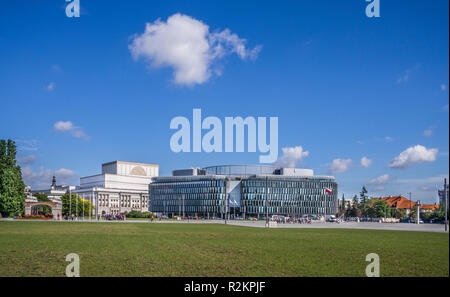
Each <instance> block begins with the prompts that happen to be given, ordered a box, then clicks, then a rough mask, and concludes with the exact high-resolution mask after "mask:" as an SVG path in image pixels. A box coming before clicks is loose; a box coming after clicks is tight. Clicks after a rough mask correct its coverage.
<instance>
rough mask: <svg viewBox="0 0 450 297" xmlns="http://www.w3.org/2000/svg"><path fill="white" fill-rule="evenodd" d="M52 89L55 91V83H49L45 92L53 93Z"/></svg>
mask: <svg viewBox="0 0 450 297" xmlns="http://www.w3.org/2000/svg"><path fill="white" fill-rule="evenodd" d="M54 89H55V83H54V82H51V83H49V84H48V86H47V90H49V91H53V90H54Z"/></svg>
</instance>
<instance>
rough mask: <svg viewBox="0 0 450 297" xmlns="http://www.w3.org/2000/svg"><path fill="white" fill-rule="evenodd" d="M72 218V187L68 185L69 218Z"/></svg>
mask: <svg viewBox="0 0 450 297" xmlns="http://www.w3.org/2000/svg"><path fill="white" fill-rule="evenodd" d="M71 218H72V188H71V187H70V186H69V219H71Z"/></svg>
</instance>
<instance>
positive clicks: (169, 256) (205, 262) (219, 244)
mask: <svg viewBox="0 0 450 297" xmlns="http://www.w3.org/2000/svg"><path fill="white" fill-rule="evenodd" d="M68 253H77V254H79V256H80V274H81V276H365V267H366V265H367V264H368V262H365V257H366V255H367V254H369V253H377V254H378V255H379V256H380V271H381V276H447V277H448V276H449V236H448V234H443V233H431V232H405V231H378V230H353V229H263V228H250V227H237V226H229V225H215V224H174V223H172V224H160V223H158V224H147V223H73V222H0V276H64V272H65V267H66V265H67V264H68V262H65V256H66V255H67V254H68Z"/></svg>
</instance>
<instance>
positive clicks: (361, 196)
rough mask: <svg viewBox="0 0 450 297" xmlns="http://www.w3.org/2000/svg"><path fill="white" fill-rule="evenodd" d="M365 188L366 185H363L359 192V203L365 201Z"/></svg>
mask: <svg viewBox="0 0 450 297" xmlns="http://www.w3.org/2000/svg"><path fill="white" fill-rule="evenodd" d="M366 194H367V189H366V186H363V187H362V189H361V193H359V197H360V203H361V204H365V203H366V201H367V195H366Z"/></svg>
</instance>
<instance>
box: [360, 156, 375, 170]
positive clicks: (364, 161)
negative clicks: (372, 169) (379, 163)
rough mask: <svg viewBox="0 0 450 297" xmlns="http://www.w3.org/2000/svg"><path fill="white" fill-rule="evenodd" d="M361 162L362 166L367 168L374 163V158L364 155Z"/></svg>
mask: <svg viewBox="0 0 450 297" xmlns="http://www.w3.org/2000/svg"><path fill="white" fill-rule="evenodd" d="M360 162H361V166H362V167H365V168H367V167H369V166H370V165H372V160H371V159H369V158H367V157H362V158H361V161H360Z"/></svg>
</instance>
